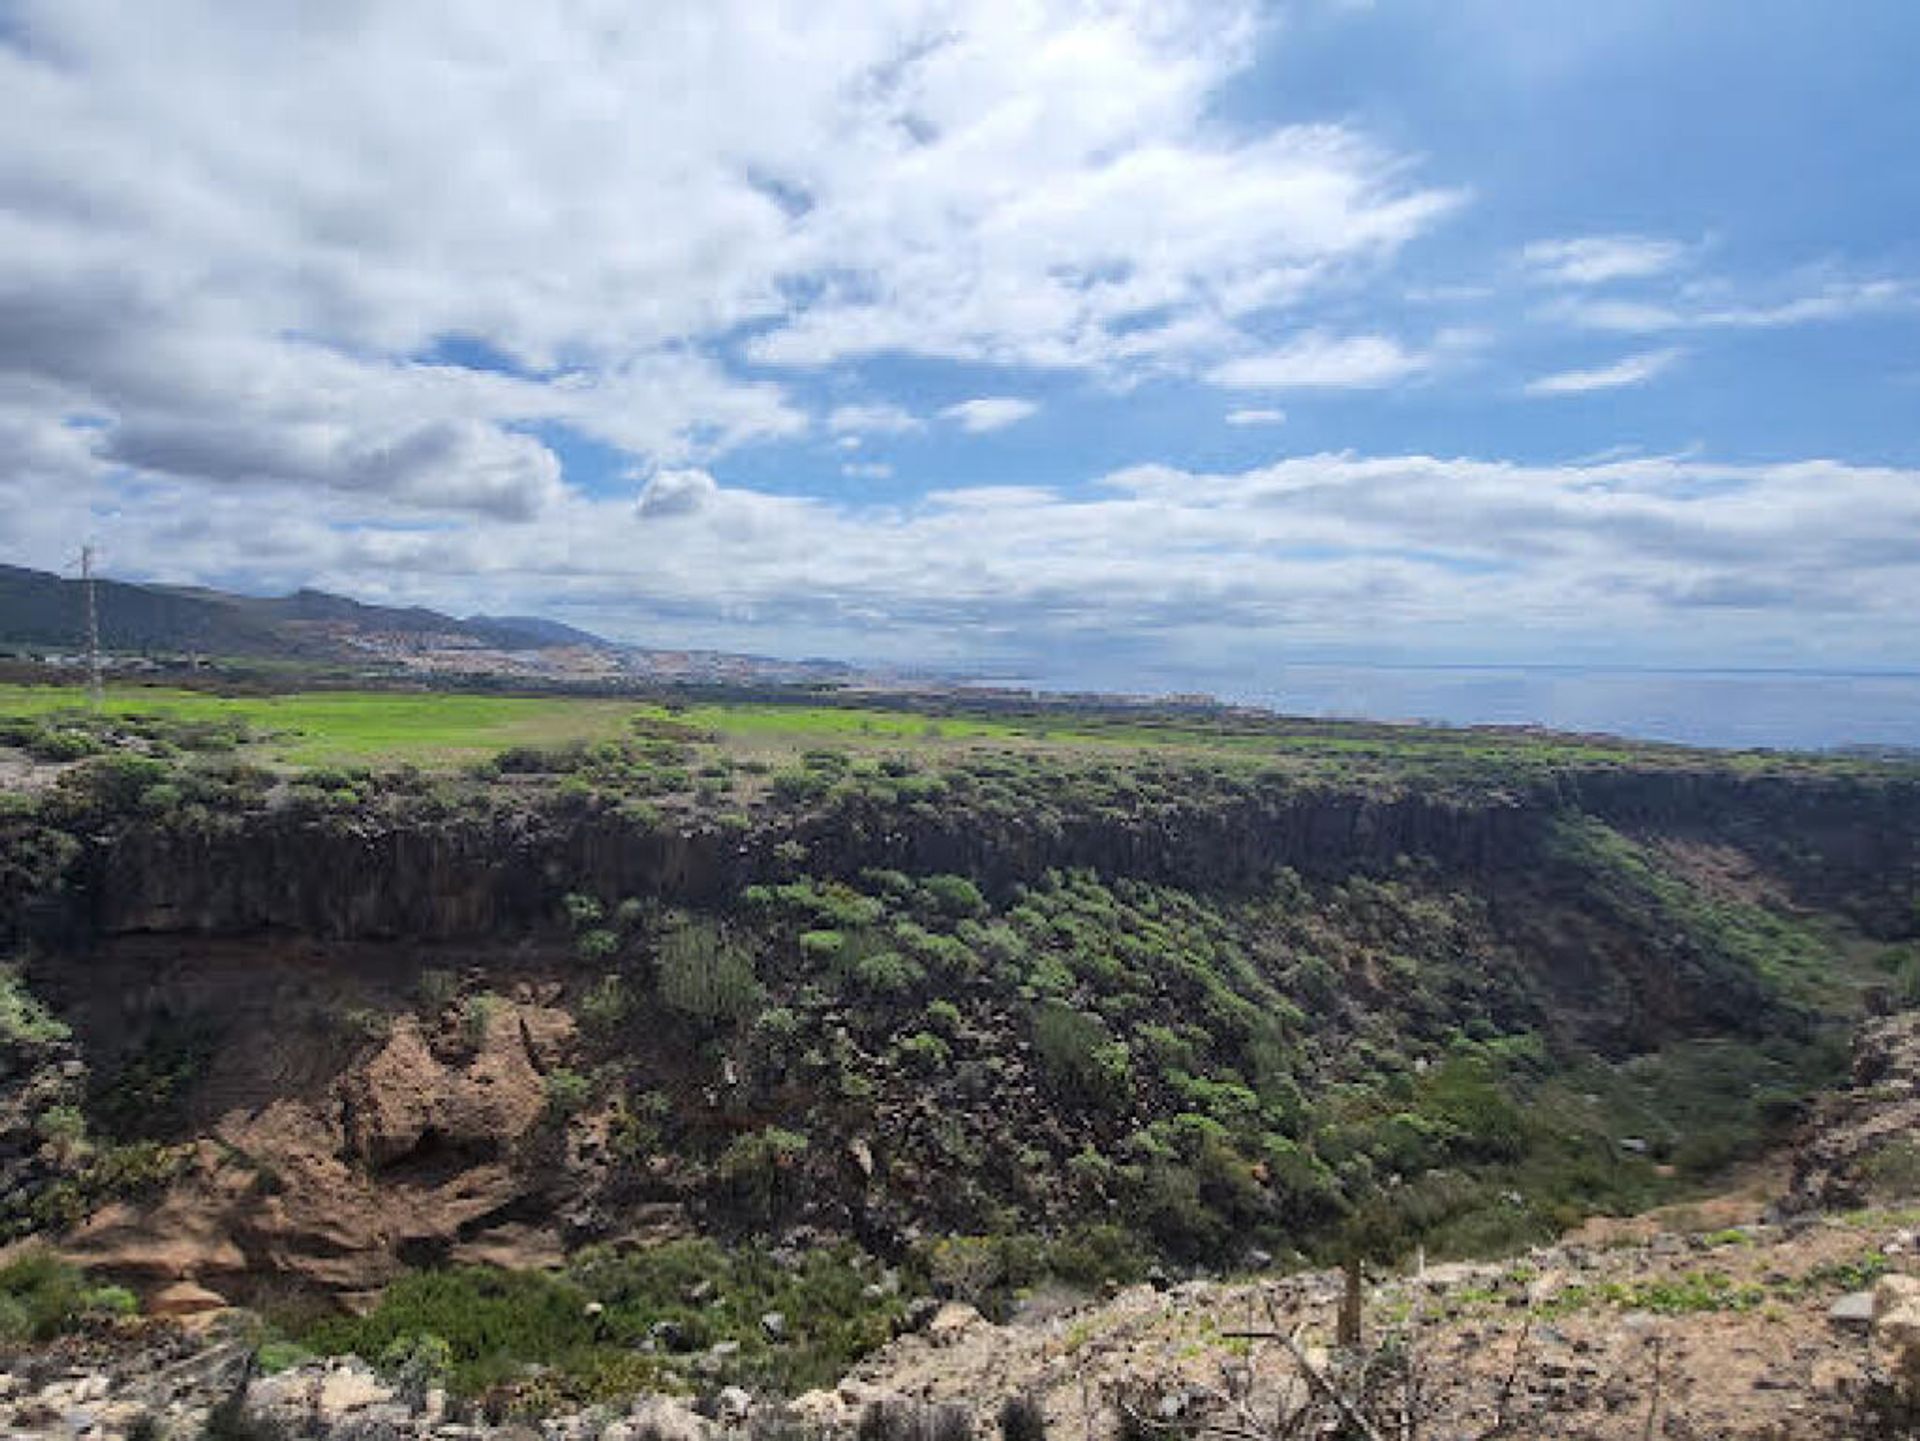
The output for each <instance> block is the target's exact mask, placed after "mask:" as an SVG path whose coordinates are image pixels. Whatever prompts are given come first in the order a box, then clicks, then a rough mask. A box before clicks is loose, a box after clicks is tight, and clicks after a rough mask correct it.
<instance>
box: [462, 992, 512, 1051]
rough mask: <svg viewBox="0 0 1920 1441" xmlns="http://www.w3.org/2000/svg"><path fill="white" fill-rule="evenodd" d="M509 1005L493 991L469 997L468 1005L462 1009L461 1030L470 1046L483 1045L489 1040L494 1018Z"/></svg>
mask: <svg viewBox="0 0 1920 1441" xmlns="http://www.w3.org/2000/svg"><path fill="white" fill-rule="evenodd" d="M506 1005H507V1003H506V1002H505V1001H504V1000H502V999H501V998H500V997H499V996H496V995H495V994H494V993H493V992H492V991H482V992H481V993H480V994H479V995H477V996H468V997H467V1001H466V1004H465V1005H464V1006H462V1007H461V1008H460V1029H461V1031H462V1033H463V1034H465V1036H466V1038H467V1041H468V1043H469V1044H470V1045H475V1046H478V1045H481V1044H482V1043H484V1042H485V1041H486V1039H487V1033H488V1032H489V1031H491V1030H492V1029H493V1021H494V1017H496V1016H498V1015H499V1014H500V1013H501V1011H503V1010H505V1009H506Z"/></svg>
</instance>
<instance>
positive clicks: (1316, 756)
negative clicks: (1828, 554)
mask: <svg viewBox="0 0 1920 1441" xmlns="http://www.w3.org/2000/svg"><path fill="white" fill-rule="evenodd" d="M85 703H86V696H85V692H84V690H83V689H81V688H80V687H77V686H36V685H0V718H3V717H9V716H11V717H34V718H40V717H48V716H52V715H55V714H57V713H58V712H61V711H72V710H78V709H81V708H84V706H85ZM103 709H104V713H105V714H106V715H107V716H109V717H114V716H136V715H147V716H160V717H164V718H166V719H170V720H175V721H182V722H209V721H213V722H217V721H241V722H244V723H245V724H246V725H247V727H249V729H250V731H251V738H250V740H249V742H248V748H249V750H250V752H251V753H252V754H253V755H254V757H255V758H257V759H260V760H263V761H267V762H269V763H272V764H277V765H283V766H316V765H379V764H396V765H397V764H413V765H418V766H422V767H426V768H442V767H448V766H457V765H461V764H464V763H467V762H471V761H475V760H480V759H483V758H485V757H488V756H492V755H495V754H498V753H499V752H500V751H502V750H505V749H506V748H508V747H511V746H556V745H564V744H566V743H568V742H573V741H598V740H611V739H615V738H619V737H629V736H631V735H632V733H633V732H632V722H633V721H634V720H636V719H648V720H655V721H671V722H674V723H675V724H677V725H683V726H688V727H692V728H694V729H695V730H697V731H699V732H702V733H705V734H707V735H709V736H711V738H712V739H713V740H714V741H716V742H717V743H718V745H719V746H720V748H721V749H722V750H723V751H725V752H727V753H729V754H732V755H735V756H739V757H759V758H762V759H765V760H768V761H770V762H779V761H781V760H784V759H789V758H792V757H794V756H795V755H797V754H798V753H800V752H803V751H805V750H808V749H810V748H831V749H838V750H854V751H858V750H862V749H869V748H870V749H873V750H881V751H894V752H897V751H901V750H912V751H917V752H926V751H939V750H946V749H967V748H971V747H974V746H977V745H979V744H981V743H987V744H992V745H1002V746H1016V747H1019V748H1022V749H1046V750H1056V751H1058V750H1068V751H1080V752H1083V753H1084V752H1090V751H1091V752H1103V751H1104V752H1108V753H1111V752H1116V751H1123V752H1135V751H1140V750H1151V751H1158V752H1161V753H1167V752H1185V753H1189V754H1199V755H1205V756H1210V757H1213V758H1225V757H1237V758H1240V759H1242V760H1245V761H1249V762H1254V763H1260V762H1273V761H1279V762H1282V763H1286V762H1299V763H1302V764H1305V765H1308V766H1310V767H1316V768H1324V767H1334V768H1347V767H1359V768H1361V769H1379V768H1384V769H1388V770H1394V769H1399V768H1402V767H1407V766H1411V767H1412V768H1413V769H1415V770H1422V769H1439V770H1445V771H1448V772H1458V771H1459V770H1461V768H1463V767H1464V768H1467V769H1471V770H1474V771H1476V772H1481V773H1489V772H1506V771H1512V772H1514V773H1515V774H1521V773H1526V772H1528V771H1531V770H1535V769H1537V768H1540V767H1543V766H1546V767H1558V766H1566V765H1619V764H1641V765H1645V764H1654V765H1680V766H1692V765H1696V764H1699V763H1701V761H1702V759H1703V758H1704V757H1703V753H1701V752H1697V751H1687V750H1683V749H1680V748H1676V747H1670V746H1655V745H1642V744H1638V743H1634V742H1628V741H1616V740H1613V739H1611V738H1605V737H1589V736H1568V735H1556V734H1552V733H1548V732H1539V731H1526V730H1474V729H1447V728H1435V727H1425V726H1412V725H1390V724H1374V723H1368V722H1364V721H1360V722H1356V721H1318V720H1303V719H1288V718H1285V717H1281V716H1268V715H1252V714H1248V713H1244V712H1239V713H1235V712H1218V713H1204V712H1201V713H1194V712H1172V711H1165V712H1162V711H1154V710H1152V709H1149V708H1126V707H1118V706H1115V707H1100V706H1088V707H1085V708H1068V707H1048V706H1042V705H1037V704H1034V705H1016V704H1012V703H1009V704H1008V705H1006V706H1005V708H1004V709H1003V710H999V711H995V710H993V709H989V708H987V707H985V706H983V705H981V704H979V703H974V704H970V705H969V704H963V703H960V702H953V703H950V704H948V705H946V706H945V707H944V708H943V707H942V706H941V705H940V703H938V702H934V703H931V704H929V703H926V702H922V703H921V705H920V708H914V707H911V706H908V705H905V704H903V705H902V706H900V707H898V708H892V709H890V708H887V707H886V706H884V705H878V704H876V705H859V704H820V703H808V702H806V701H804V700H796V701H795V702H792V703H785V702H766V701H741V702H726V701H722V702H711V701H702V702H698V703H690V704H687V705H676V706H666V705H662V704H660V703H659V702H657V701H647V700H641V699H639V698H637V697H636V698H631V699H616V698H602V697H593V696H564V695H550V696H510V695H475V694H470V693H466V692H459V691H398V690H383V691H348V690H312V691H297V690H296V691H289V692H287V693H285V694H278V695H237V696H225V695H217V694H212V693H209V692H206V691H198V690H183V689H170V688H165V687H159V686H116V687H112V688H110V689H109V690H108V692H107V695H106V700H105V704H104V708H103ZM1712 763H1714V764H1728V763H1731V764H1734V765H1740V766H1760V767H1764V768H1766V769H1800V768H1804V767H1806V766H1810V765H1811V766H1818V767H1820V768H1823V769H1831V768H1834V767H1835V765H1836V764H1837V763H1836V761H1834V760H1832V759H1828V758H1815V757H1810V756H1805V757H1795V756H1782V755H1768V754H1760V753H1756V754H1754V755H1734V756H1726V755H1722V756H1719V757H1717V758H1715V759H1714V760H1713V762H1712Z"/></svg>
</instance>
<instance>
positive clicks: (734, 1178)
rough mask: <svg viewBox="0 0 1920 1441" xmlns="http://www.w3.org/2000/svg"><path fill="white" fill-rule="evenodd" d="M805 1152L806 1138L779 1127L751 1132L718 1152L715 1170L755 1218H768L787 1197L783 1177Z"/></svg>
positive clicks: (778, 1208) (735, 1198) (737, 1199)
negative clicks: (717, 1162) (720, 1152)
mask: <svg viewBox="0 0 1920 1441" xmlns="http://www.w3.org/2000/svg"><path fill="white" fill-rule="evenodd" d="M806 1152H807V1138H806V1137H805V1136H802V1135H800V1134H799V1133H798V1132H795V1131H788V1130H783V1129H782V1128H781V1127H779V1126H768V1127H766V1128H765V1129H764V1130H759V1131H752V1132H749V1133H748V1134H746V1135H744V1136H741V1137H740V1138H739V1139H737V1140H736V1141H734V1142H733V1143H732V1144H731V1145H730V1146H728V1147H727V1149H726V1150H725V1151H724V1152H723V1153H722V1154H721V1157H720V1164H719V1165H718V1167H717V1168H716V1173H717V1175H718V1176H719V1178H720V1180H721V1182H722V1183H723V1184H724V1185H725V1186H726V1188H727V1189H728V1191H729V1192H731V1194H732V1196H733V1198H734V1200H735V1201H736V1202H737V1203H738V1204H739V1205H740V1206H741V1207H742V1208H743V1209H744V1210H746V1211H748V1212H749V1213H750V1214H751V1215H753V1216H754V1217H755V1218H756V1219H762V1220H765V1219H771V1218H772V1217H773V1216H774V1215H775V1214H777V1213H778V1212H779V1210H780V1209H781V1206H782V1204H783V1203H784V1201H785V1199H786V1192H787V1185H786V1178H787V1175H788V1173H789V1172H790V1171H791V1170H792V1169H793V1167H794V1166H795V1164H796V1163H797V1162H798V1161H799V1158H800V1157H801V1156H803V1155H805V1154H806Z"/></svg>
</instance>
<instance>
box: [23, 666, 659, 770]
mask: <svg viewBox="0 0 1920 1441" xmlns="http://www.w3.org/2000/svg"><path fill="white" fill-rule="evenodd" d="M84 703H85V695H84V692H82V691H80V690H79V689H77V688H74V687H68V686H0V715H30V716H38V715H46V714H50V713H52V712H55V711H60V710H65V709H70V708H72V707H75V706H79V705H83V704H84ZM105 709H106V711H107V712H108V713H110V714H115V715H164V716H168V717H170V718H173V719H177V720H220V719H227V718H238V719H240V720H243V721H245V722H246V723H247V724H248V725H249V726H251V727H253V728H254V729H255V731H257V732H258V733H259V734H260V735H261V737H262V740H261V746H262V748H263V749H264V750H265V752H266V754H267V755H268V756H269V757H270V758H272V759H274V760H277V761H280V762H283V763H286V764H290V765H320V764H355V763H359V764H370V763H374V762H394V763H398V762H403V761H411V762H413V763H415V764H417V765H437V764H438V765H444V764H455V763H458V762H461V761H466V760H474V759H478V758H480V757H483V756H488V755H492V754H494V753H495V752H497V751H499V750H502V749H503V748H505V747H507V746H512V745H554V744H558V743H561V742H564V741H570V740H596V739H601V738H604V737H609V736H614V735H618V734H621V733H622V730H623V728H624V727H625V725H626V723H627V718H628V717H629V716H631V715H633V714H634V712H635V710H636V707H635V706H633V705H632V704H631V703H629V702H621V701H611V700H577V699H571V698H546V697H527V696H480V695H455V694H441V693H433V694H406V693H397V692H386V693H381V692H359V691H310V692H296V693H294V694H290V695H276V696H216V695H207V694H205V693H203V692H199V691H184V690H163V689H158V688H149V687H142V686H130V687H124V688H122V687H115V688H112V689H110V690H108V692H107V696H106V705H105Z"/></svg>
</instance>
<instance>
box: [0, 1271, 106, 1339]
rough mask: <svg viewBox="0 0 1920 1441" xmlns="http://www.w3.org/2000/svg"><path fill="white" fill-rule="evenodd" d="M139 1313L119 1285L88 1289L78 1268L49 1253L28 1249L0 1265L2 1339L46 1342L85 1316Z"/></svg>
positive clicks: (77, 1325) (85, 1319)
mask: <svg viewBox="0 0 1920 1441" xmlns="http://www.w3.org/2000/svg"><path fill="white" fill-rule="evenodd" d="M137 1309H138V1303H137V1302H136V1301H135V1300H134V1297H133V1293H132V1292H131V1291H128V1290H126V1289H125V1288H124V1287H120V1286H98V1287H89V1286H88V1285H87V1282H86V1277H85V1276H84V1275H83V1274H82V1273H81V1271H80V1269H79V1267H77V1266H72V1265H69V1264H68V1263H67V1262H65V1261H62V1260H60V1259H59V1258H58V1257H56V1256H55V1255H53V1253H52V1252H50V1251H29V1252H28V1253H27V1254H25V1255H24V1256H21V1257H20V1258H19V1259H17V1260H15V1261H11V1262H9V1263H8V1264H7V1265H5V1266H0V1341H5V1342H9V1343H18V1342H24V1341H50V1340H52V1339H53V1338H54V1337H55V1336H58V1335H61V1334H62V1333H64V1332H67V1331H72V1330H74V1329H76V1328H78V1327H79V1326H81V1325H83V1324H84V1323H85V1322H86V1321H87V1320H88V1319H89V1318H92V1317H104V1316H127V1315H131V1314H133V1312H134V1311H136V1310H137Z"/></svg>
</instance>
